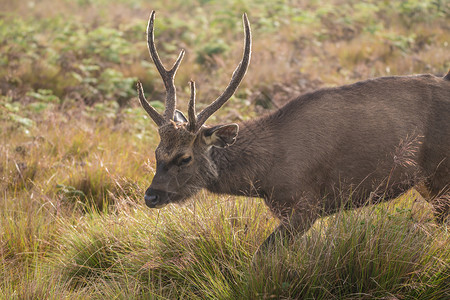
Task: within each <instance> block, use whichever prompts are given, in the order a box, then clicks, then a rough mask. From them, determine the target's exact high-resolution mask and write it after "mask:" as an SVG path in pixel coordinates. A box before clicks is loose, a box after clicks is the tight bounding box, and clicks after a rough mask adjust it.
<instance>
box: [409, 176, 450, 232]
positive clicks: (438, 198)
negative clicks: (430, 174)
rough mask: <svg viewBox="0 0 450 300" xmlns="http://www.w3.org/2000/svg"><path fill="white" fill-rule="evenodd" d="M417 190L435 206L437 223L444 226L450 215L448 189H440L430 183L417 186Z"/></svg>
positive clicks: (449, 194)
mask: <svg viewBox="0 0 450 300" xmlns="http://www.w3.org/2000/svg"><path fill="white" fill-rule="evenodd" d="M415 189H416V190H417V191H418V192H419V194H420V195H421V196H422V197H423V198H424V199H425V200H426V201H427V202H429V203H430V204H431V205H432V206H433V212H434V216H435V218H436V221H437V222H438V223H440V224H443V223H444V222H445V221H446V220H447V219H448V217H449V215H450V191H449V190H448V188H447V189H445V187H444V188H439V187H435V186H433V185H432V184H429V183H423V184H421V185H419V186H416V187H415Z"/></svg>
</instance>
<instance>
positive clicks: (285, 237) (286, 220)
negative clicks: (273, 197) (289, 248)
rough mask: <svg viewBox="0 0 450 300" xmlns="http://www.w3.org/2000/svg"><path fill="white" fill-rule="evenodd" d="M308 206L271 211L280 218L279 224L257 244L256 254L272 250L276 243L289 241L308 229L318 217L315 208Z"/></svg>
mask: <svg viewBox="0 0 450 300" xmlns="http://www.w3.org/2000/svg"><path fill="white" fill-rule="evenodd" d="M308 206H309V205H308ZM308 206H306V205H305V206H296V208H295V209H294V208H289V209H284V210H283V211H282V213H281V214H280V211H279V210H278V211H277V210H275V211H273V212H274V213H275V214H276V215H277V216H278V218H279V219H280V221H281V224H280V225H279V226H278V227H277V228H276V229H275V230H274V231H273V232H272V233H271V234H270V235H269V236H268V237H267V238H266V240H265V241H264V242H263V243H262V244H261V246H259V248H258V250H257V251H256V255H257V256H258V255H260V254H262V253H266V252H268V251H271V250H274V248H275V247H276V245H277V244H278V243H280V242H284V241H287V242H289V241H291V240H292V238H293V237H295V236H300V235H302V234H304V233H305V232H306V231H308V230H309V229H310V228H311V226H312V225H313V224H314V222H315V221H316V220H317V218H318V217H319V214H318V212H317V210H316V209H312V208H311V207H308ZM271 208H272V207H271Z"/></svg>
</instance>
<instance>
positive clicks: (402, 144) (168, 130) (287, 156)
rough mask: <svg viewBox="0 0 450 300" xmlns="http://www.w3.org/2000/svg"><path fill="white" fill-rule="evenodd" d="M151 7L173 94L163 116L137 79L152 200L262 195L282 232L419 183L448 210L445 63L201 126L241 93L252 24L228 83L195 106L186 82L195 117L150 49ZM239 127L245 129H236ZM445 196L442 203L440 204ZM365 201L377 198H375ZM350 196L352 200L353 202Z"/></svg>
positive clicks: (449, 94) (439, 211)
mask: <svg viewBox="0 0 450 300" xmlns="http://www.w3.org/2000/svg"><path fill="white" fill-rule="evenodd" d="M154 18H155V12H152V13H151V16H150V21H149V24H148V29H147V39H148V47H149V51H150V55H151V57H152V59H153V61H154V63H155V65H156V68H157V69H158V71H159V73H160V74H161V77H162V79H163V81H164V85H165V88H166V91H167V95H166V100H165V101H166V107H165V111H164V114H163V115H160V114H159V113H158V112H156V110H155V109H153V108H152V107H151V106H150V105H149V103H148V102H147V100H146V99H145V97H144V92H143V90H142V85H141V84H140V83H138V93H139V99H140V101H141V104H142V106H143V107H144V109H145V110H146V111H147V113H148V114H149V115H150V117H151V118H152V119H153V121H154V122H155V123H156V124H157V125H158V127H159V135H160V138H161V141H160V144H159V145H158V147H157V148H156V151H155V154H156V174H155V176H154V178H153V181H152V183H151V185H150V187H149V188H148V189H147V191H146V193H145V203H146V204H147V206H149V207H151V208H160V207H163V206H165V205H166V204H168V203H179V202H182V201H183V200H186V199H188V198H189V197H192V196H193V195H195V194H196V193H197V192H198V191H199V190H200V189H202V188H206V189H207V190H209V191H211V192H214V193H219V194H230V195H248V196H254V197H261V198H264V200H265V202H266V204H267V205H268V206H269V208H270V210H271V211H272V212H273V213H274V214H275V216H277V217H278V218H279V219H280V221H281V225H280V226H279V227H278V228H277V229H276V230H275V231H274V233H272V234H271V235H270V236H269V238H268V239H267V240H266V242H265V244H266V245H268V244H271V242H272V241H273V238H274V236H276V235H277V233H279V234H281V236H283V235H286V233H291V232H292V231H295V232H298V233H301V232H304V231H306V230H307V229H308V228H309V227H310V226H311V225H312V224H313V222H314V221H315V220H316V219H317V218H318V217H321V216H325V215H329V214H332V213H334V212H336V210H337V209H339V208H340V207H342V206H343V205H344V206H346V207H358V206H362V205H365V204H367V203H369V202H370V203H374V202H377V201H385V200H389V199H392V198H395V197H397V196H399V195H400V194H402V193H403V192H405V191H407V190H408V189H410V188H411V187H413V186H417V185H419V186H420V189H419V192H420V193H421V194H422V195H423V196H425V198H426V199H428V200H429V201H431V203H432V204H433V205H434V207H435V210H436V216H437V218H438V220H440V221H443V220H444V219H445V218H446V216H447V214H448V212H449V207H450V205H449V204H450V203H449V202H450V200H449V197H448V194H449V185H450V72H449V73H448V74H447V75H446V76H445V77H444V78H440V77H435V76H432V75H415V76H398V77H382V78H376V79H370V80H366V81H362V82H358V83H355V84H351V85H346V86H342V87H337V88H327V89H321V90H318V91H315V92H313V93H309V94H306V95H302V96H300V97H298V98H296V99H294V100H292V101H291V102H289V103H288V104H286V105H285V106H284V107H282V108H281V109H279V110H277V111H275V112H273V113H271V114H269V115H267V116H263V117H261V118H259V119H256V120H252V121H249V122H243V123H240V124H225V125H217V126H205V125H204V123H205V121H206V120H207V119H208V118H209V117H210V116H211V115H212V114H213V113H214V112H215V111H217V110H218V109H219V108H220V107H221V106H222V105H223V104H224V103H225V102H226V101H227V100H228V99H229V98H230V97H231V96H232V95H233V93H234V92H235V91H236V89H237V88H238V86H239V84H240V82H241V80H242V79H243V77H244V75H245V73H246V71H247V67H248V65H249V62H250V55H251V32H250V25H249V22H248V19H247V16H246V15H245V14H244V16H243V23H244V29H245V44H244V54H243V58H242V60H241V62H240V63H239V65H238V67H237V68H236V70H235V71H234V73H233V76H232V79H231V82H230V83H229V85H228V86H227V88H226V89H225V91H224V92H223V93H222V95H220V96H219V97H218V98H217V99H216V100H214V101H213V102H212V103H211V104H210V105H209V106H208V107H206V108H205V109H204V110H203V111H202V112H200V113H198V114H196V112H195V84H194V82H192V81H191V82H190V88H191V96H190V101H189V108H188V119H187V118H186V117H185V116H184V115H183V114H182V113H181V112H180V111H178V110H176V89H175V85H174V76H175V73H176V71H177V69H178V67H179V65H180V62H181V60H182V58H183V55H184V51H183V50H182V51H181V53H180V55H179V57H178V59H177V60H176V62H175V64H174V65H173V67H172V68H171V69H170V70H166V69H165V68H164V66H163V64H162V63H161V61H160V58H159V56H158V53H157V51H156V48H155V43H154V36H153V27H154V26H153V24H154ZM238 132H239V135H238ZM442 195H443V197H441V198H440V199H447V200H445V201H438V200H437V199H439V196H442ZM368 199H370V200H371V201H368ZM350 200H351V201H350Z"/></svg>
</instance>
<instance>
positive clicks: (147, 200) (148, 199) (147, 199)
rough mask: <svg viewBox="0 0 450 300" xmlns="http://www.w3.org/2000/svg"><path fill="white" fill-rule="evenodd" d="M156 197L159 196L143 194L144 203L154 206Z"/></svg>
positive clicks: (156, 200)
mask: <svg viewBox="0 0 450 300" xmlns="http://www.w3.org/2000/svg"><path fill="white" fill-rule="evenodd" d="M158 198H159V197H158V195H147V194H145V196H144V200H145V204H146V205H147V206H148V207H151V208H154V207H156V205H157V204H158Z"/></svg>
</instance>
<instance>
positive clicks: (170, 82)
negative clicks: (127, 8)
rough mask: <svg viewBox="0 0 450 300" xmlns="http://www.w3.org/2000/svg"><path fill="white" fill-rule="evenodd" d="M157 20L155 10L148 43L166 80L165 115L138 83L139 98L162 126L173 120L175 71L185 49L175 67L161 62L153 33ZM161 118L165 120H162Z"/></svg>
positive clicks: (151, 54)
mask: <svg viewBox="0 0 450 300" xmlns="http://www.w3.org/2000/svg"><path fill="white" fill-rule="evenodd" d="M154 22H155V11H154V10H153V11H152V13H151V14H150V19H149V21H148V26H147V45H148V51H149V52H150V56H151V58H152V59H153V62H154V64H155V66H156V68H157V69H158V72H159V74H160V75H161V78H162V80H163V82H164V86H165V88H166V102H165V106H166V108H165V110H164V117H162V116H161V115H160V114H159V113H158V112H156V110H155V109H154V108H153V107H151V106H150V104H149V103H148V102H147V100H146V99H145V97H144V92H143V90H142V85H141V84H140V83H138V94H139V100H140V101H141V104H142V106H143V107H144V109H145V110H146V111H147V113H148V114H149V115H150V117H151V118H152V119H153V121H155V123H156V124H157V125H158V126H161V125H162V124H164V123H166V122H168V121H170V120H173V116H174V113H175V106H176V102H177V94H176V88H175V83H174V77H175V73H176V72H177V70H178V67H179V66H180V63H181V60H182V59H183V56H184V49H182V50H181V52H180V55H179V56H178V58H177V60H176V61H175V63H174V64H173V67H172V68H171V69H170V70H167V69H166V68H165V67H164V65H163V64H162V62H161V59H160V58H159V55H158V51H156V47H155V37H154V34H153V27H154ZM161 119H162V120H163V121H162V122H161Z"/></svg>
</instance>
